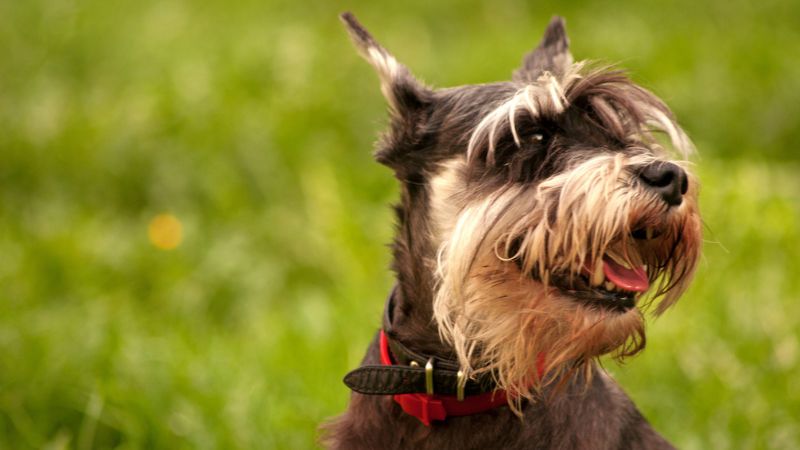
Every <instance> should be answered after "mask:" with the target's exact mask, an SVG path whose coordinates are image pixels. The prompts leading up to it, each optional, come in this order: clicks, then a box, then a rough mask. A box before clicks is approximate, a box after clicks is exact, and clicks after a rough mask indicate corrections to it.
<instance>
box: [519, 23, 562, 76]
mask: <svg viewBox="0 0 800 450" xmlns="http://www.w3.org/2000/svg"><path fill="white" fill-rule="evenodd" d="M570 65H572V54H570V52H569V39H568V38H567V29H566V26H565V22H564V19H563V18H561V17H559V16H553V18H552V19H550V24H549V25H547V30H545V32H544V37H543V38H542V41H541V42H540V43H539V46H538V47H536V48H535V49H534V50H533V51H532V52H530V53H528V54H527V55H525V58H524V59H523V60H522V67H520V68H519V69H517V70H516V71H515V72H514V81H521V82H527V83H530V82H534V81H536V79H537V78H539V76H540V75H542V73H544V72H550V73H552V74H554V75H562V74H564V72H566V70H567V68H569V66H570Z"/></svg>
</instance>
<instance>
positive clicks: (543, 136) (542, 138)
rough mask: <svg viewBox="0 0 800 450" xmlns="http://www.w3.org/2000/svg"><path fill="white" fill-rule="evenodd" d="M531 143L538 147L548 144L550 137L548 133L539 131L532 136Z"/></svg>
mask: <svg viewBox="0 0 800 450" xmlns="http://www.w3.org/2000/svg"><path fill="white" fill-rule="evenodd" d="M529 136H530V138H529V139H530V143H531V144H533V145H536V146H541V145H545V144H547V142H548V141H549V140H550V135H549V134H548V133H547V132H546V131H541V130H537V131H535V132H534V133H532V134H530V135H529Z"/></svg>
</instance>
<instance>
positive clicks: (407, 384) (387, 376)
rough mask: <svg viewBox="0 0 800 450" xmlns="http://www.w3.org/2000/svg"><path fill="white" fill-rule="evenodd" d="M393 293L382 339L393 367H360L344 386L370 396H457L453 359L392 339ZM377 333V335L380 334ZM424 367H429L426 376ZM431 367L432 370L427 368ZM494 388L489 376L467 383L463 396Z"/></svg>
mask: <svg viewBox="0 0 800 450" xmlns="http://www.w3.org/2000/svg"><path fill="white" fill-rule="evenodd" d="M394 292H395V290H394V289H393V290H392V294H391V295H390V296H389V299H388V300H387V302H386V310H385V312H384V330H385V331H384V336H385V339H386V342H387V344H388V349H389V352H390V355H389V356H390V357H391V360H392V361H391V363H392V364H394V365H366V366H361V367H359V368H357V369H355V370H353V371H351V372H350V373H348V374H347V375H346V376H345V377H344V383H345V384H346V385H347V387H349V388H350V389H352V390H353V391H355V392H359V393H361V394H371V395H390V394H412V393H419V394H425V393H428V394H431V393H433V394H440V395H458V394H459V392H458V385H459V378H460V375H459V366H458V363H457V362H456V361H454V360H450V359H443V358H437V357H434V356H430V355H425V354H421V353H418V352H415V351H413V350H412V349H410V348H408V347H407V346H406V345H404V344H403V343H402V342H400V341H399V340H397V339H392V338H391V337H390V336H391V334H392V333H391V331H392V329H391V327H392V310H393V307H394ZM379 334H380V332H379ZM426 366H428V367H429V369H428V370H427V373H426ZM431 367H432V370H431V369H430V368H431ZM494 389H495V385H494V382H493V381H492V379H491V376H490V375H484V376H483V377H479V378H478V379H476V380H472V379H470V380H467V381H466V383H465V384H464V389H463V392H462V393H463V395H464V396H470V395H478V394H484V393H488V392H492V391H494Z"/></svg>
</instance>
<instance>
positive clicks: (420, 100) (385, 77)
mask: <svg viewBox="0 0 800 450" xmlns="http://www.w3.org/2000/svg"><path fill="white" fill-rule="evenodd" d="M339 18H341V19H342V22H344V24H345V26H346V27H347V31H348V32H349V33H350V37H351V38H352V39H353V43H354V44H355V46H356V48H357V49H358V52H359V53H360V54H361V56H363V57H364V59H366V60H367V61H368V62H369V63H370V64H371V65H372V67H374V68H375V70H376V71H377V72H378V76H379V77H380V80H381V92H383V96H384V97H386V100H387V101H388V102H389V106H390V107H391V109H392V113H393V114H395V115H400V116H403V115H406V114H409V113H411V114H413V113H414V112H415V111H417V110H419V109H420V108H423V107H425V106H427V104H428V103H429V102H430V99H431V97H432V91H431V89H429V88H427V87H426V86H425V85H424V84H423V83H421V82H420V81H418V80H417V79H416V78H414V76H413V75H412V74H411V72H410V71H409V70H408V69H407V68H406V67H405V66H404V65H402V64H400V63H399V62H397V60H396V59H395V57H394V56H392V54H391V53H389V52H388V51H387V50H386V49H385V48H383V47H382V46H381V45H380V44H379V43H378V42H377V41H376V40H375V39H374V38H373V37H372V35H371V34H369V32H368V31H367V30H366V29H365V28H364V26H363V25H361V24H360V23H359V22H358V20H356V18H355V16H353V14H351V13H349V12H345V13H342V15H340V16H339Z"/></svg>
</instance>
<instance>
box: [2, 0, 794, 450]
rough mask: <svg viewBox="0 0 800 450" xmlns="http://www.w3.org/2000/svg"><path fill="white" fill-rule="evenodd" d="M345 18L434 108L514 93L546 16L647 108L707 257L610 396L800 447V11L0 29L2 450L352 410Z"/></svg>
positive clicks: (370, 322) (361, 247) (301, 436)
mask: <svg viewBox="0 0 800 450" xmlns="http://www.w3.org/2000/svg"><path fill="white" fill-rule="evenodd" d="M344 9H352V10H354V11H355V12H356V13H357V14H358V15H359V17H360V18H361V19H362V20H363V22H364V23H365V24H366V25H367V26H368V27H369V28H370V29H372V30H373V32H374V33H375V34H376V35H377V37H378V38H379V39H380V40H381V41H382V42H384V44H385V45H386V46H387V47H388V48H390V49H391V50H392V51H393V52H394V53H395V54H396V55H397V56H398V57H399V59H400V60H401V61H404V62H406V63H407V64H408V65H409V66H411V67H412V69H414V70H415V72H416V73H418V74H419V75H420V77H421V78H423V79H425V80H426V81H428V82H430V83H432V84H434V85H437V86H447V85H454V84H462V83H475V82H484V81H492V80H499V79H505V78H507V77H508V75H509V73H510V71H511V70H512V69H513V68H514V67H515V65H516V64H517V62H518V61H519V60H520V58H521V55H522V54H523V53H524V52H526V51H527V50H529V48H530V47H532V46H533V45H534V44H535V43H536V41H537V40H538V38H539V35H540V33H541V31H542V29H543V27H544V25H545V23H546V22H547V20H548V19H549V16H550V15H551V14H552V13H555V12H558V13H560V14H563V15H565V16H566V17H567V18H568V26H569V30H570V34H571V37H572V42H573V52H574V54H575V55H576V57H577V58H579V59H580V58H599V59H605V60H609V61H620V62H621V63H622V65H623V66H625V67H628V68H630V69H631V72H632V76H633V77H634V78H635V79H636V80H637V81H639V82H641V83H643V84H644V85H646V86H648V87H650V88H652V89H653V90H655V91H656V92H657V93H658V94H660V95H661V96H663V97H664V98H665V99H666V100H667V101H668V103H670V105H671V106H672V107H673V108H674V109H675V111H676V113H677V114H678V116H679V118H680V119H681V121H682V123H683V124H684V125H685V127H686V129H687V130H688V131H689V133H690V134H691V135H692V136H693V137H694V138H695V140H696V142H697V145H698V147H699V149H700V152H701V155H700V157H699V158H697V160H696V161H695V162H696V164H697V171H698V172H699V174H700V176H701V179H702V181H703V190H702V196H701V197H702V198H701V207H702V210H703V212H704V218H705V223H706V225H707V230H706V244H705V256H704V259H703V261H702V263H701V266H700V269H699V272H698V275H697V281H696V282H695V284H694V286H693V287H692V289H691V290H690V291H689V293H688V294H687V295H686V296H685V298H684V299H683V300H682V301H681V302H679V303H678V305H677V306H676V307H675V308H674V309H673V310H671V311H670V312H668V313H667V314H666V315H664V316H663V317H662V318H660V319H659V320H656V321H651V322H650V324H649V339H648V350H647V351H646V352H645V353H644V354H643V355H642V356H640V357H637V358H635V359H633V360H631V361H630V362H629V363H628V364H627V365H625V366H623V367H620V366H617V365H615V364H612V363H610V364H608V367H609V369H610V370H611V371H612V372H613V373H614V374H615V375H616V377H617V378H618V379H619V380H620V382H621V383H622V384H623V385H624V386H625V388H626V390H627V391H628V392H629V393H630V394H631V395H632V396H633V397H634V399H635V400H636V401H637V403H638V404H639V406H640V407H641V409H642V410H643V411H644V412H645V414H646V415H647V416H648V417H649V418H650V419H651V421H652V422H653V423H654V425H655V426H656V428H657V429H659V430H661V431H662V432H663V433H664V434H666V436H667V437H669V438H670V439H671V440H672V441H674V442H675V443H676V444H677V445H678V446H679V447H681V448H797V447H798V446H800V429H798V427H797V422H798V420H800V384H799V383H798V382H797V374H798V373H800V343H799V340H800V294H799V293H800V176H799V175H800V157H798V155H800V153H797V148H798V146H799V145H800V127H798V126H797V117H798V115H799V114H800V60H798V59H797V58H796V54H797V49H798V48H800V34H798V32H797V30H798V29H800V13H798V11H800V10H798V8H797V7H796V5H795V4H794V3H793V2H789V1H786V2H774V1H773V2H769V1H768V2H761V3H759V4H758V6H756V5H755V4H750V3H749V2H739V1H723V0H717V1H711V2H691V1H688V0H685V1H680V2H672V3H670V4H665V3H664V2H656V1H654V0H653V1H645V2H629V4H627V5H624V4H619V3H614V4H613V5H612V4H607V3H605V2H603V3H600V2H597V3H573V4H571V5H569V6H564V5H560V4H558V3H557V2H544V3H536V4H535V5H534V4H525V3H524V2H519V1H512V0H504V1H494V2H486V3H480V2H476V1H468V2H455V1H454V0H449V1H442V2H429V1H427V2H423V1H415V2H411V3H404V4H402V5H401V4H400V3H399V2H391V3H386V4H384V5H377V4H375V3H374V2H344V3H340V4H334V3H333V2H324V1H315V2H304V3H300V2H288V1H287V2H279V1H245V2H236V3H230V2H222V1H217V2H213V1H208V2H195V3H190V2H179V1H169V2H163V1H155V0H151V1H119V2H103V1H99V0H95V1H67V0H63V1H56V0H53V1H28V2H21V1H20V2H2V3H0V448H8V449H26V448H53V449H55V448H75V449H88V448H170V449H175V448H248V449H249V448H308V447H313V446H314V440H315V436H316V432H315V428H316V427H317V425H318V424H319V423H320V422H321V421H322V420H323V419H324V418H326V417H330V416H332V415H334V414H336V413H337V412H339V411H342V410H343V408H344V406H345V404H346V401H347V397H348V392H347V391H346V389H345V387H344V386H343V385H342V384H341V381H340V380H341V377H342V375H343V374H344V373H345V372H346V371H347V370H348V369H349V368H352V367H354V366H355V365H356V364H357V363H358V361H359V359H360V358H361V355H362V352H363V351H364V348H365V346H366V344H367V342H368V340H369V338H370V337H371V334H372V333H373V332H374V330H375V328H376V326H377V325H378V323H379V317H380V310H381V307H382V302H383V298H384V295H385V294H386V292H387V291H388V289H389V287H390V286H391V283H392V278H391V274H390V273H389V272H388V270H387V266H388V263H389V257H388V251H387V249H386V246H385V244H386V243H388V242H389V240H390V237H391V230H392V228H391V220H392V217H391V214H390V210H389V208H388V207H387V206H386V205H387V204H388V203H390V202H392V201H393V200H394V199H395V198H396V187H395V184H394V181H393V178H392V176H391V174H390V173H389V171H388V170H386V169H384V168H382V167H380V166H378V165H377V164H375V163H374V162H372V160H371V157H370V148H371V145H372V142H373V141H374V139H375V136H376V135H377V133H378V131H379V130H380V129H381V128H382V124H383V122H384V121H383V120H382V118H383V117H384V111H385V106H384V104H383V100H382V99H381V97H380V94H379V91H378V86H377V80H376V77H375V76H374V74H373V73H371V70H370V69H369V67H368V66H367V65H366V64H365V63H364V62H363V61H361V60H360V59H359V58H358V57H357V56H356V55H355V52H354V51H353V49H352V48H351V46H350V43H349V42H348V39H347V38H346V35H345V33H344V32H343V30H342V29H341V26H340V24H339V23H338V20H337V19H336V15H337V14H338V13H339V12H340V11H342V10H344ZM163 212H170V213H172V214H174V215H175V216H176V217H177V218H178V219H179V220H180V221H181V222H182V224H183V228H184V240H183V242H182V244H181V245H180V246H179V247H178V248H177V249H175V250H171V251H163V250H158V249H157V248H155V247H154V246H152V245H151V244H150V243H149V241H148V239H147V226H148V223H149V222H150V220H151V219H152V218H153V217H154V216H156V215H157V214H159V213H163Z"/></svg>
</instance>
